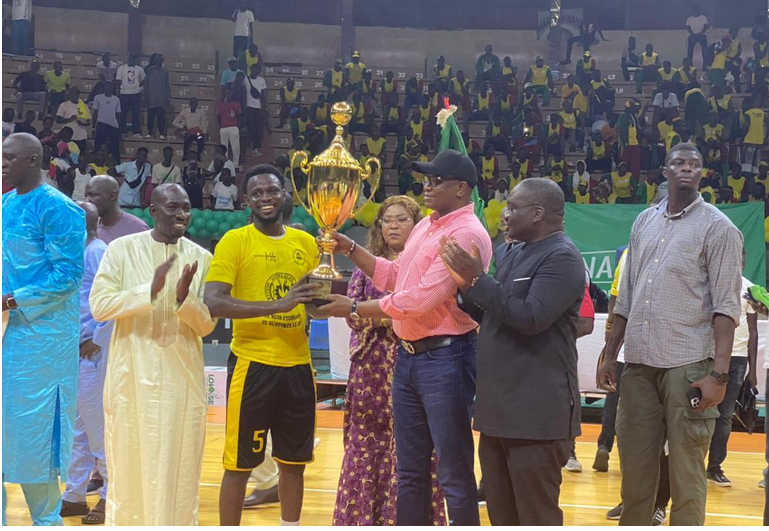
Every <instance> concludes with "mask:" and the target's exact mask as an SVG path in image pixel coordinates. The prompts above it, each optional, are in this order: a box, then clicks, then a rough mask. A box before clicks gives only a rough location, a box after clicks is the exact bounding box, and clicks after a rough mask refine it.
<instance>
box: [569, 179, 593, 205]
mask: <svg viewBox="0 0 769 531" xmlns="http://www.w3.org/2000/svg"><path fill="white" fill-rule="evenodd" d="M573 198H574V203H577V204H578V205H589V204H590V192H589V191H588V190H587V183H585V182H584V181H581V182H580V183H579V184H578V185H577V189H576V190H575V191H574V196H573Z"/></svg>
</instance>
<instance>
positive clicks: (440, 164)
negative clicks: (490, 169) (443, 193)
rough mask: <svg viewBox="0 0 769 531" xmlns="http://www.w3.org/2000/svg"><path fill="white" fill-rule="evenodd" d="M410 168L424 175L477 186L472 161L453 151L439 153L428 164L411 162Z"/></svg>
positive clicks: (476, 176) (476, 177) (476, 175)
mask: <svg viewBox="0 0 769 531" xmlns="http://www.w3.org/2000/svg"><path fill="white" fill-rule="evenodd" d="M411 167H412V168H414V169H415V170H416V171H418V172H419V173H423V174H425V175H438V176H440V177H443V178H445V179H451V180H458V181H464V182H466V183H467V184H469V185H470V186H475V185H476V184H478V174H477V173H476V171H475V164H473V161H472V160H470V157H468V156H467V155H463V154H462V153H460V152H459V151H456V150H454V149H447V150H445V151H441V152H440V153H438V155H436V156H435V158H434V159H433V160H432V161H430V162H413V163H412V164H411Z"/></svg>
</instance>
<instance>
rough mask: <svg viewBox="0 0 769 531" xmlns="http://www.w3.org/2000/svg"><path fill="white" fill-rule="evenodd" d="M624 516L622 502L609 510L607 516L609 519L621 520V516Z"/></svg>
mask: <svg viewBox="0 0 769 531" xmlns="http://www.w3.org/2000/svg"><path fill="white" fill-rule="evenodd" d="M620 516H622V504H621V503H620V504H619V505H617V506H616V507H615V508H614V509H611V510H609V512H608V513H606V518H607V519H608V520H619V517H620Z"/></svg>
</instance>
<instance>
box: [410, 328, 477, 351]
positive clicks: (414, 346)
mask: <svg viewBox="0 0 769 531" xmlns="http://www.w3.org/2000/svg"><path fill="white" fill-rule="evenodd" d="M476 336H478V332H476V331H475V330H471V331H470V332H468V333H466V334H462V335H461V336H431V337H426V338H424V339H420V340H419V341H405V340H401V346H402V347H403V349H404V350H405V351H406V352H408V353H409V354H411V355H412V356H415V355H416V354H423V353H425V352H427V351H428V350H435V349H438V348H444V347H448V346H449V345H451V344H452V343H456V342H458V341H470V340H471V339H475V338H476Z"/></svg>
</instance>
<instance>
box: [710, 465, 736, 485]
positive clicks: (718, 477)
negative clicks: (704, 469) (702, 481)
mask: <svg viewBox="0 0 769 531" xmlns="http://www.w3.org/2000/svg"><path fill="white" fill-rule="evenodd" d="M708 481H712V482H713V483H715V484H716V486H718V487H731V486H732V482H731V481H729V478H728V477H726V476H725V475H724V471H723V470H721V467H720V466H719V467H717V468H711V469H710V470H708Z"/></svg>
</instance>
